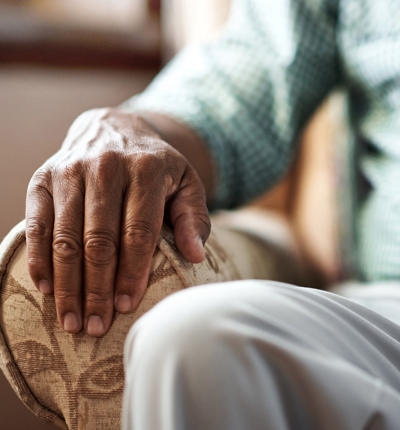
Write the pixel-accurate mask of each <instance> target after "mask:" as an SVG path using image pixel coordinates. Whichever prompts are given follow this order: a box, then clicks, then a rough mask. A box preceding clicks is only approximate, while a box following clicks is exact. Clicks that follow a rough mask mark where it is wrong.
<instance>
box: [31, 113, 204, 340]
mask: <svg viewBox="0 0 400 430" xmlns="http://www.w3.org/2000/svg"><path fill="white" fill-rule="evenodd" d="M26 207H27V209H26V222H27V224H26V233H27V255H28V268H29V273H30V275H31V277H32V280H33V281H34V283H35V285H36V286H37V288H38V289H39V290H40V291H41V292H42V293H44V294H52V293H53V292H54V295H55V300H56V307H57V316H58V320H59V322H60V324H61V326H62V327H63V328H64V330H66V331H67V332H70V333H76V332H78V331H79V330H81V329H82V328H83V329H84V330H86V332H87V333H88V334H90V335H91V336H101V335H102V334H104V333H105V332H106V331H107V329H108V328H109V326H110V324H111V320H112V316H113V312H114V308H115V309H116V310H118V311H119V312H123V313H126V312H130V311H132V310H134V309H135V308H136V307H137V305H138V303H139V301H140V299H141V298H142V296H143V294H144V292H145V288H146V285H147V280H148V275H149V270H150V264H151V258H152V255H153V252H154V250H155V246H156V243H157V239H158V236H159V233H160V230H161V226H162V223H163V220H164V219H165V220H167V221H168V222H169V223H170V224H171V225H172V227H173V228H174V234H175V240H176V244H177V247H178V249H179V251H180V252H181V254H182V255H183V256H184V257H185V258H186V259H187V260H189V261H191V262H193V263H198V262H201V261H202V260H203V259H204V257H205V254H204V248H203V244H204V242H205V241H206V239H207V238H208V236H209V233H210V221H209V217H208V211H207V207H206V200H205V192H204V188H203V185H202V183H201V181H200V179H199V177H198V176H197V174H196V172H195V170H194V169H193V167H192V166H191V165H190V164H189V162H188V161H187V159H186V158H185V157H184V156H183V155H181V154H180V153H179V152H178V151H177V150H175V149H174V148H173V147H172V146H170V145H169V144H168V143H166V142H165V141H163V140H162V139H161V138H160V137H159V136H158V135H157V134H156V133H155V132H154V131H153V130H152V128H151V127H150V126H149V125H148V123H147V122H146V121H145V120H143V119H142V118H141V117H140V116H138V115H135V114H132V113H129V112H124V111H122V110H119V109H108V108H107V109H96V110H91V111H88V112H85V113H83V114H82V115H81V116H79V117H78V118H77V119H76V120H75V122H74V123H73V124H72V126H71V128H70V130H69V132H68V135H67V137H66V139H65V141H64V143H63V146H62V148H61V150H60V151H59V152H57V153H56V154H55V155H54V156H53V157H52V158H50V159H49V160H48V161H47V162H46V163H45V164H44V165H43V166H42V167H41V168H40V169H39V170H37V172H36V173H35V174H34V176H33V178H32V180H31V182H30V184H29V188H28V193H27V206H26ZM164 217H165V218H164Z"/></svg>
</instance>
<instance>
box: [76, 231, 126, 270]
mask: <svg viewBox="0 0 400 430" xmlns="http://www.w3.org/2000/svg"><path fill="white" fill-rule="evenodd" d="M112 236H113V235H112V233H106V232H96V233H90V234H88V235H87V236H86V238H85V244H84V249H85V262H87V263H90V264H93V265H101V266H103V265H107V264H109V263H110V262H112V261H113V260H115V259H116V258H117V256H118V247H117V243H116V240H115V238H113V237H112Z"/></svg>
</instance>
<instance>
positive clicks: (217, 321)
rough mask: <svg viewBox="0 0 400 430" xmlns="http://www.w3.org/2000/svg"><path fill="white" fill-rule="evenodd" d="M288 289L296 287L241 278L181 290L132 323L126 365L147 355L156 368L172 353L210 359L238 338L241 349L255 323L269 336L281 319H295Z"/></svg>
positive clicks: (188, 358)
mask: <svg viewBox="0 0 400 430" xmlns="http://www.w3.org/2000/svg"><path fill="white" fill-rule="evenodd" d="M287 289H291V290H295V289H296V288H295V287H291V286H287V285H286V286H285V285H284V284H279V283H274V282H269V281H237V282H228V283H224V284H218V285H216V284H213V285H207V286H202V287H195V288H190V289H188V290H184V291H181V292H179V293H175V294H173V295H172V296H170V297H168V298H166V299H164V300H163V301H162V302H160V303H159V304H157V305H156V306H155V307H154V308H153V309H152V310H150V311H149V312H148V313H147V314H146V315H144V316H143V317H142V318H141V319H139V320H138V321H137V322H136V324H135V325H134V326H133V327H132V329H131V331H130V333H129V335H128V337H127V340H126V343H125V365H126V366H127V367H129V366H135V365H136V364H135V363H136V362H137V361H138V360H139V361H141V360H142V359H144V361H145V362H146V363H148V364H150V363H152V365H153V366H156V365H157V363H158V360H162V359H163V358H164V357H166V356H167V355H168V354H170V353H172V354H174V355H175V356H176V355H179V356H180V357H181V359H182V360H188V361H191V362H194V361H196V362H198V361H199V360H200V359H202V360H210V359H214V358H215V357H216V355H217V352H218V350H221V351H222V350H223V349H224V350H225V351H226V346H227V344H228V347H229V343H230V342H232V339H235V344H236V347H238V346H239V345H238V344H240V343H241V342H242V341H247V340H248V338H247V339H245V338H246V337H247V335H245V334H246V333H249V328H250V327H253V329H255V330H259V329H261V330H263V332H264V334H265V335H267V333H268V331H270V330H271V329H272V330H274V329H273V327H274V326H275V324H276V320H277V318H278V319H287V318H289V316H290V317H291V318H293V312H294V309H293V306H292V309H290V308H291V303H290V302H291V300H290V299H288V297H287V294H286V290H287ZM289 319H290V318H289ZM250 332H251V330H250ZM224 345H225V347H224ZM205 351H212V352H213V354H206V353H205Z"/></svg>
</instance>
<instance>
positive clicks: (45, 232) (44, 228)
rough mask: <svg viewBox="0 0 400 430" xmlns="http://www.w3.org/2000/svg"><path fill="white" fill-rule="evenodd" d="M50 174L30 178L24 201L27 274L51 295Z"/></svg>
mask: <svg viewBox="0 0 400 430" xmlns="http://www.w3.org/2000/svg"><path fill="white" fill-rule="evenodd" d="M49 182H50V174H49V173H47V172H44V171H38V172H36V173H35V174H34V176H33V177H32V179H31V181H30V183H29V187H28V192H27V198H26V244H27V260H28V271H29V275H30V277H31V278H32V281H33V283H34V284H35V286H36V288H37V289H38V290H39V291H40V292H42V293H43V294H51V293H52V292H53V267H52V266H53V265H52V257H51V245H52V240H53V222H54V204H53V198H52V195H51V193H50V191H49Z"/></svg>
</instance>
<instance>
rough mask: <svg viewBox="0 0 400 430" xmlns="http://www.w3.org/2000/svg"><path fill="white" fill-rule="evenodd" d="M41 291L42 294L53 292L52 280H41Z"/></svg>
mask: <svg viewBox="0 0 400 430" xmlns="http://www.w3.org/2000/svg"><path fill="white" fill-rule="evenodd" d="M39 291H40V292H41V293H42V294H51V292H52V290H51V286H50V282H49V281H46V279H42V280H41V281H39Z"/></svg>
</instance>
